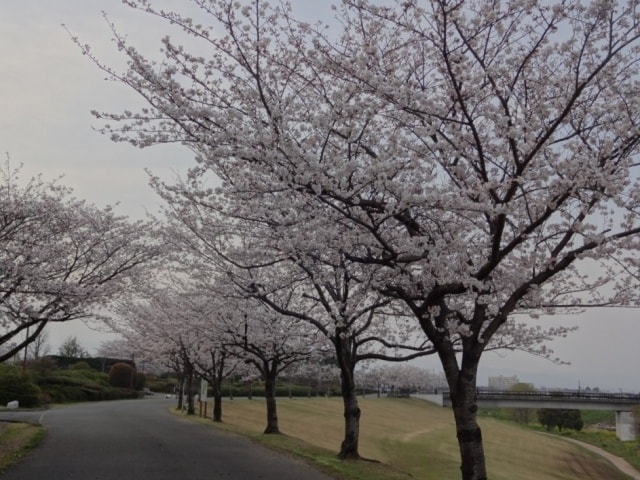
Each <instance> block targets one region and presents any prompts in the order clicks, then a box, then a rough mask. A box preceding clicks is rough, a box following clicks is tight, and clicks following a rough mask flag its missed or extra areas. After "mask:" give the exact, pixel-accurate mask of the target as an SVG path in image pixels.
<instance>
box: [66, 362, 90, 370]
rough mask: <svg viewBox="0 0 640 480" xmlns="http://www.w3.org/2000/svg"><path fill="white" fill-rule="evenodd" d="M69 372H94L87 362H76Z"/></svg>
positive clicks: (70, 366)
mask: <svg viewBox="0 0 640 480" xmlns="http://www.w3.org/2000/svg"><path fill="white" fill-rule="evenodd" d="M69 370H93V369H92V368H91V365H89V364H88V363H87V362H84V361H83V362H76V363H74V364H72V365H69Z"/></svg>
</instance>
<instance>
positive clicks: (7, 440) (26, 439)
mask: <svg viewBox="0 0 640 480" xmlns="http://www.w3.org/2000/svg"><path fill="white" fill-rule="evenodd" d="M43 437H44V428H43V427H41V426H38V425H31V424H28V423H9V422H0V474H1V473H2V472H4V471H5V470H7V469H8V468H9V467H11V466H12V465H14V464H15V463H16V462H17V461H18V460H20V459H21V458H22V457H23V456H25V455H26V454H27V453H29V452H30V451H31V450H32V449H33V448H34V447H35V446H37V445H38V443H40V441H41V440H42V438H43Z"/></svg>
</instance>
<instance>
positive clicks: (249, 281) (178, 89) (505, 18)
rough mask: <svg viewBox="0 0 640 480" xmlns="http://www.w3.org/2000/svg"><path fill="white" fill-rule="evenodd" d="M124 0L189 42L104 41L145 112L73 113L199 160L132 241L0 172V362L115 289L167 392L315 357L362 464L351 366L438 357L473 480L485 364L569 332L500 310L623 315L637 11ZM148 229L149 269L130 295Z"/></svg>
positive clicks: (631, 294)
mask: <svg viewBox="0 0 640 480" xmlns="http://www.w3.org/2000/svg"><path fill="white" fill-rule="evenodd" d="M126 3H127V4H128V5H130V6H131V7H132V8H137V9H140V10H143V11H147V12H149V13H150V14H153V15H156V16H158V17H160V18H164V19H166V20H167V26H168V27H167V28H173V27H178V28H180V29H182V31H183V32H185V33H186V34H187V35H190V36H192V37H193V39H194V40H193V41H190V43H189V46H190V48H191V46H193V45H194V44H197V42H201V43H202V47H203V48H202V49H201V50H198V51H195V52H191V51H190V50H189V49H188V48H182V47H181V46H180V45H179V44H177V43H175V42H176V41H175V40H173V39H175V38H176V37H174V36H172V37H169V36H167V37H166V38H165V39H164V40H163V55H164V58H163V60H162V61H160V62H155V61H153V60H149V59H147V58H146V57H145V55H144V54H143V53H141V52H139V51H137V50H136V49H135V48H134V46H132V45H129V44H128V43H127V37H126V35H121V34H120V33H119V32H118V31H117V30H116V28H115V27H114V30H113V32H114V37H115V40H116V43H117V45H118V47H119V48H120V50H121V51H122V52H123V53H124V54H125V55H126V56H128V58H129V60H130V61H129V64H128V69H127V70H126V71H124V72H118V71H115V70H112V69H110V68H109V66H107V65H104V64H102V63H101V62H100V59H97V58H95V57H92V55H91V51H90V50H89V49H88V47H85V46H82V45H81V44H80V43H79V45H80V47H81V48H82V49H83V50H84V53H86V54H87V55H88V56H89V57H90V58H92V59H93V60H94V62H95V63H96V64H97V65H98V66H99V67H100V68H102V69H104V70H105V71H106V72H107V73H108V74H109V76H111V77H112V78H113V79H115V80H118V81H120V82H123V83H124V84H126V85H128V86H130V87H131V88H132V89H134V90H135V91H137V92H139V93H140V94H141V95H142V96H143V97H144V98H145V100H146V101H147V102H148V104H149V105H148V106H147V107H146V108H144V109H142V110H141V111H139V112H136V113H132V112H130V111H126V112H125V113H123V114H117V113H116V114H114V113H111V112H106V113H96V115H97V117H98V118H100V119H105V120H106V122H108V124H105V126H104V130H105V131H106V132H108V133H109V134H111V136H112V137H113V138H114V139H115V140H121V141H130V142H132V143H133V144H135V145H137V146H141V147H145V146H149V145H153V144H157V143H167V142H180V143H182V144H184V145H185V146H186V147H188V148H190V149H191V150H192V151H193V152H194V154H195V158H196V164H195V166H194V167H193V168H192V169H190V170H189V172H188V174H187V177H186V178H185V179H184V180H181V181H177V182H176V183H175V184H165V183H163V182H161V181H160V180H159V179H156V178H152V185H153V186H154V188H156V190H157V191H158V193H159V194H160V195H161V196H162V198H164V199H165V200H166V205H167V206H166V209H165V212H164V213H165V217H166V225H165V226H164V228H163V229H162V231H161V232H158V233H156V235H155V236H154V237H153V238H150V237H149V235H148V231H149V230H150V229H151V227H150V226H149V225H143V224H141V223H133V224H132V223H130V222H128V221H126V220H125V219H123V218H121V217H118V216H116V215H115V214H114V213H113V212H112V211H111V210H110V209H106V210H99V209H96V208H95V207H91V206H88V205H86V204H84V203H83V202H79V201H77V200H74V199H72V197H70V195H69V192H68V190H66V189H64V188H61V187H59V186H58V185H51V184H49V185H47V184H43V183H41V182H39V181H37V180H36V181H32V182H31V183H29V185H28V187H27V188H26V189H15V188H14V186H15V182H13V181H12V180H11V179H12V178H14V177H13V174H10V173H9V172H7V174H5V182H4V183H5V185H4V186H3V187H2V188H3V190H2V191H1V192H0V193H1V194H2V198H3V202H5V204H4V205H5V210H4V211H3V212H6V214H4V217H3V218H4V219H5V220H3V222H4V223H3V224H1V225H0V241H2V242H4V243H3V244H2V247H3V248H2V252H3V253H2V255H3V258H2V259H1V260H0V261H1V262H2V268H1V269H0V271H1V272H2V275H3V277H2V291H1V292H0V294H1V295H2V300H3V301H2V308H3V310H2V317H1V318H2V322H3V324H2V327H3V329H4V330H3V331H6V332H7V333H6V334H3V336H2V337H0V343H2V344H3V345H9V344H10V342H12V341H13V344H14V345H13V346H12V347H10V348H8V349H7V353H8V354H9V353H12V349H17V350H19V349H20V348H22V347H23V346H24V345H26V344H27V343H28V342H29V341H31V340H33V339H34V338H36V337H37V335H38V334H39V333H40V332H41V330H42V328H44V325H45V324H46V323H47V322H50V321H65V320H70V319H73V318H81V317H83V316H84V315H86V313H87V311H88V308H89V307H96V306H104V305H106V304H107V303H109V302H110V301H112V300H114V299H116V298H118V297H120V294H121V292H122V291H123V290H128V291H129V292H130V293H132V295H131V297H130V298H126V299H125V298H119V302H118V307H117V308H116V310H115V312H116V314H117V317H118V318H120V319H124V321H118V322H115V321H114V322H112V323H113V324H114V327H116V328H117V329H119V330H121V331H123V332H125V333H126V334H127V335H128V336H129V337H130V338H140V336H141V334H142V333H144V334H145V335H149V336H150V337H151V338H154V342H157V343H154V344H153V346H151V350H150V354H153V355H154V356H155V357H157V356H159V355H161V356H163V357H165V358H168V359H172V360H173V361H174V362H176V364H179V365H180V369H181V371H183V372H185V375H186V377H187V379H189V378H192V377H193V372H196V371H200V372H201V374H202V375H205V376H207V377H208V378H209V379H210V382H211V384H212V385H214V386H215V385H216V382H219V381H220V379H221V378H222V377H223V376H224V375H225V374H228V372H230V371H232V370H233V369H234V368H242V366H244V365H247V363H246V362H248V363H250V364H252V365H253V366H254V367H255V368H256V370H257V371H259V372H260V375H261V376H262V377H263V379H264V380H265V382H271V381H272V380H273V379H274V378H276V377H277V375H278V374H280V373H282V372H283V371H284V370H285V369H287V368H291V365H293V364H294V361H293V357H294V356H301V357H306V358H318V357H314V356H316V355H317V356H319V358H322V357H323V355H325V354H326V353H327V352H328V351H329V350H331V351H332V352H333V356H334V358H335V365H336V366H337V369H338V371H339V375H340V381H341V389H342V395H343V399H344V411H345V437H344V441H343V444H342V446H341V450H340V456H341V457H343V458H353V457H358V456H359V454H358V433H359V428H358V420H359V417H360V410H359V408H358V404H357V396H356V394H355V393H356V378H355V371H356V366H357V365H358V364H359V363H362V362H367V361H370V360H381V359H390V360H396V361H401V360H406V359H410V358H417V357H419V356H422V355H427V354H435V355H437V356H438V357H439V359H440V361H441V363H442V367H443V370H444V374H445V376H446V381H447V384H448V387H449V391H450V394H451V400H452V404H453V412H454V417H455V422H456V433H457V438H458V445H459V449H460V458H461V474H462V478H463V479H465V480H483V479H486V478H487V472H486V467H485V461H484V452H483V445H482V436H481V432H480V428H479V426H478V424H477V419H476V412H477V405H476V401H475V392H476V380H477V372H478V365H479V362H480V359H481V357H482V355H483V353H484V352H485V351H487V350H490V349H496V348H521V349H525V350H527V351H530V352H533V353H535V354H539V355H543V356H549V357H550V355H551V353H550V352H549V351H548V350H547V349H546V347H545V346H544V342H545V341H546V340H548V339H549V338H552V337H553V336H556V335H564V334H566V333H567V329H564V328H559V327H558V328H555V327H552V328H548V329H542V328H539V327H535V326H531V324H530V323H527V322H524V321H522V320H521V319H522V317H520V316H519V314H523V313H526V314H530V315H533V316H537V315H540V314H549V313H554V312H557V311H576V309H578V308H581V307H590V306H606V305H618V306H620V305H622V306H627V305H636V304H637V303H638V295H637V288H635V287H636V285H637V283H636V281H637V266H638V255H637V250H638V246H639V245H640V242H639V239H640V237H639V235H638V234H639V233H640V219H639V218H638V212H639V211H640V188H639V187H640V185H639V183H638V182H639V177H638V174H637V166H638V164H637V161H636V159H637V153H638V145H639V141H640V123H639V122H640V118H639V116H640V103H639V102H638V100H637V98H638V97H637V95H636V93H637V91H638V87H639V86H640V85H639V80H638V79H639V78H640V76H638V73H639V72H638V68H639V66H638V62H637V59H638V56H639V54H640V50H639V49H640V41H639V40H640V15H638V13H637V12H638V10H639V8H638V7H639V5H638V3H637V2H636V1H630V2H626V3H624V4H622V3H620V4H618V2H593V3H591V4H588V5H583V4H581V3H580V2H578V1H577V0H576V1H574V0H567V1H562V2H561V3H558V4H551V3H550V2H543V1H535V0H534V1H527V2H498V1H495V2H491V1H490V2H487V1H484V0H483V1H480V0H478V1H474V0H466V1H465V0H461V1H457V2H453V1H450V0H430V1H429V2H417V1H415V0H413V1H411V0H410V1H404V0H403V1H397V2H393V3H391V2H389V4H385V3H384V2H382V3H381V2H373V1H368V0H357V1H356V0H342V2H341V4H340V6H338V7H337V10H336V11H337V18H336V21H335V23H334V24H333V25H332V26H328V27H327V26H325V25H322V24H321V23H317V24H314V25H310V24H308V23H306V22H301V21H298V20H297V19H296V18H295V16H294V14H293V12H292V10H291V7H290V6H289V5H288V4H278V5H274V6H271V5H269V4H268V3H267V2H266V1H263V0H247V1H246V2H237V1H235V0H233V1H232V0H209V1H206V2H204V1H203V2H196V3H197V4H198V5H199V6H201V7H202V9H203V15H202V18H199V19H198V22H193V21H192V20H191V19H189V18H186V17H184V16H182V15H181V14H180V12H170V11H166V10H155V9H154V7H153V4H152V2H151V1H150V0H127V2H126ZM207 20H209V22H207ZM325 27H327V28H325ZM331 27H334V28H331ZM194 48H197V47H194ZM202 51H206V52H207V56H206V57H205V56H203V55H201V54H200V53H201V52H202ZM43 211H46V212H47V215H42V212H43ZM163 235H164V236H163ZM160 238H162V240H163V242H164V243H165V244H166V245H167V247H168V250H170V252H171V255H170V257H168V258H167V259H166V260H165V261H164V266H168V267H170V268H169V269H164V270H163V271H167V270H171V271H172V274H171V275H168V274H164V273H161V272H160V271H159V272H160V273H157V274H155V275H154V277H153V278H152V282H145V281H144V280H147V281H148V280H150V278H148V277H147V278H143V277H141V276H140V273H141V272H142V271H143V270H142V268H141V266H142V265H143V264H146V265H149V264H150V263H149V262H150V261H151V260H152V259H153V258H155V256H156V255H157V254H158V250H157V249H156V248H154V241H155V240H156V239H160ZM33 239H42V241H41V242H40V241H38V242H35V243H34V242H33ZM36 243H37V245H36ZM149 285H151V286H149ZM133 286H135V287H136V289H133V288H132V287H133ZM134 294H135V295H134ZM519 319H520V320H519ZM27 330H29V333H28V334H26V332H27ZM21 334H22V335H23V338H24V340H21V341H17V340H16V339H17V338H19V336H20V335H21ZM229 345H233V346H234V348H236V347H237V348H240V349H241V350H242V351H243V352H244V354H243V355H244V356H239V355H233V356H228V348H229ZM17 350H14V351H17ZM240 358H243V360H239V359H240ZM312 363H315V364H318V363H321V362H318V361H317V360H316V361H313V362H312ZM225 372H226V373H225ZM268 398H269V396H268ZM268 411H269V416H270V418H272V419H275V418H277V416H276V415H275V413H276V412H275V403H273V405H272V406H270V407H269V408H268ZM268 423H269V422H268ZM270 425H271V426H273V424H272V423H271V424H270ZM267 430H270V431H276V429H274V428H270V427H268V429H267Z"/></svg>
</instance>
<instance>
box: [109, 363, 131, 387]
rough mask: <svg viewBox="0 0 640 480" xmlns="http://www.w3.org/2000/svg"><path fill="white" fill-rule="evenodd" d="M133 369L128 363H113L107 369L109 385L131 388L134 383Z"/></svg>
mask: <svg viewBox="0 0 640 480" xmlns="http://www.w3.org/2000/svg"><path fill="white" fill-rule="evenodd" d="M135 373H136V372H135V369H134V368H133V367H132V366H131V365H129V364H128V363H115V364H113V365H111V368H110V369H109V385H111V386H112V387H119V388H131V387H133V386H134V385H135V382H134V380H135Z"/></svg>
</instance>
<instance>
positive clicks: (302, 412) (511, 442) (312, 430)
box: [209, 398, 627, 480]
mask: <svg viewBox="0 0 640 480" xmlns="http://www.w3.org/2000/svg"><path fill="white" fill-rule="evenodd" d="M360 407H361V409H362V418H361V432H360V453H361V455H362V456H363V457H366V458H367V459H370V460H375V461H376V462H380V463H379V464H377V463H373V462H339V461H337V460H336V459H335V456H336V454H337V452H338V450H339V446H340V442H341V440H342V433H343V428H344V426H343V423H344V419H343V417H342V401H341V399H340V398H293V399H289V398H278V417H279V422H280V429H281V431H282V432H283V433H284V434H285V435H286V436H283V437H282V438H266V437H272V436H264V435H261V432H262V431H263V429H264V427H265V405H264V400H262V399H257V398H254V399H253V400H246V399H236V400H225V401H224V402H223V421H224V425H225V428H230V429H234V430H236V431H240V432H244V433H245V434H248V435H250V436H252V437H253V438H255V439H257V440H258V441H262V442H265V441H266V442H268V443H269V444H271V446H274V447H277V448H281V449H285V450H290V451H291V450H293V451H297V453H298V454H299V455H301V456H304V457H307V458H308V459H309V458H311V459H316V460H317V462H318V463H319V464H321V465H322V466H323V467H324V468H325V469H326V470H327V471H329V472H333V473H334V474H335V473H336V471H339V472H340V473H339V475H340V477H341V478H346V479H360V478H362V479H365V478H366V479H367V480H373V479H392V478H393V479H395V478H414V479H423V480H447V479H458V478H460V472H459V463H460V462H459V454H458V446H457V443H456V437H455V427H454V421H453V415H452V412H451V410H449V409H445V408H442V407H438V406H436V405H432V404H430V403H428V402H425V401H422V400H417V399H389V398H379V399H378V398H366V399H361V400H360ZM209 411H211V410H210V409H209ZM480 425H481V427H482V431H483V438H484V445H485V453H486V458H487V469H488V473H489V478H491V479H492V480H545V479H549V480H552V479H554V480H555V479H557V480H560V479H566V480H575V479H581V480H583V479H584V480H588V479H593V480H602V479H607V480H623V479H627V477H626V476H625V475H623V474H621V473H620V472H619V471H618V470H616V469H615V468H614V467H613V466H612V465H611V464H610V463H609V462H607V461H606V460H604V459H602V458H601V457H599V456H597V455H595V454H593V453H591V452H588V451H586V450H584V449H582V448H580V447H579V446H576V445H572V444H569V443H567V442H564V441H563V440H562V439H560V438H555V437H552V436H545V435H541V434H539V433H537V432H534V431H531V430H530V429H526V428H523V427H520V426H518V425H515V424H512V423H509V422H504V421H500V420H496V419H491V418H481V419H480ZM344 464H348V471H344V467H343V466H341V465H344ZM361 468H362V469H364V470H365V471H361ZM336 469H337V470H336ZM340 469H342V470H340Z"/></svg>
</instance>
